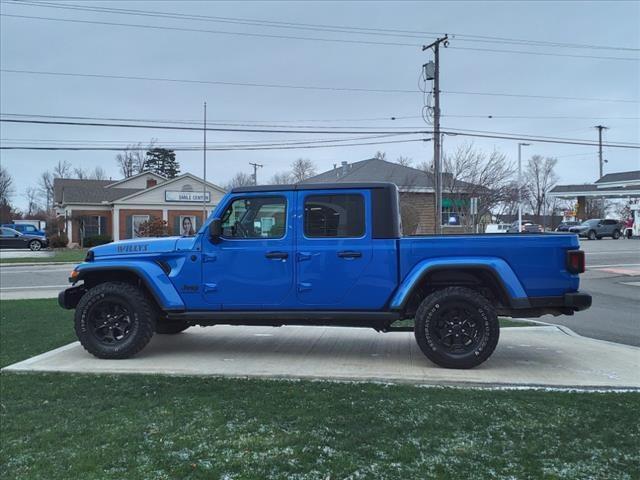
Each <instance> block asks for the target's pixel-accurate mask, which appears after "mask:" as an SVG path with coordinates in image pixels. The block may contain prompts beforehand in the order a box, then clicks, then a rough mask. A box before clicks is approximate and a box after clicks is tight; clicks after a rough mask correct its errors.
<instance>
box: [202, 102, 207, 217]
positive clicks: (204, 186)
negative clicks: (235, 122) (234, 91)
mask: <svg viewBox="0 0 640 480" xmlns="http://www.w3.org/2000/svg"><path fill="white" fill-rule="evenodd" d="M202 133H203V142H202V145H203V148H202V173H203V175H202V223H204V222H206V221H207V102H204V123H203V129H202Z"/></svg>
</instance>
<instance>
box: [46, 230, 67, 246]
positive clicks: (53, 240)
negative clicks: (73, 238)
mask: <svg viewBox="0 0 640 480" xmlns="http://www.w3.org/2000/svg"><path fill="white" fill-rule="evenodd" d="M68 243H69V238H68V237H67V234H66V233H56V234H55V235H51V236H50V237H49V246H50V247H51V248H65V247H66V246H67V244H68Z"/></svg>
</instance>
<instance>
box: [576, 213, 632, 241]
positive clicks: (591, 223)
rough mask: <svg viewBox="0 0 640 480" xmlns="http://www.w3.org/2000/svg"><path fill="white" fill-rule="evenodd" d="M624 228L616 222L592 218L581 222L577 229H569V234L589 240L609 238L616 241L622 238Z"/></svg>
mask: <svg viewBox="0 0 640 480" xmlns="http://www.w3.org/2000/svg"><path fill="white" fill-rule="evenodd" d="M623 230H624V226H623V225H622V223H620V222H619V221H618V220H613V219H602V218H592V219H590V220H586V221H584V222H582V223H581V224H580V225H578V226H577V227H571V228H570V229H569V232H571V233H577V234H578V236H580V237H585V238H588V239H589V240H595V239H596V238H597V239H598V240H600V239H601V238H603V237H611V238H613V239H614V240H617V239H618V238H620V237H621V236H622V232H623Z"/></svg>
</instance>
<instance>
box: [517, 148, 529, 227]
mask: <svg viewBox="0 0 640 480" xmlns="http://www.w3.org/2000/svg"><path fill="white" fill-rule="evenodd" d="M529 145H530V144H529V143H519V144H518V232H521V231H522V147H528V146H529Z"/></svg>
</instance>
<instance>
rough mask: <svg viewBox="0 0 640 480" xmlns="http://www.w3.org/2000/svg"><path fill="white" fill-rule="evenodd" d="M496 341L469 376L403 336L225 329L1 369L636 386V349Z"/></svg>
mask: <svg viewBox="0 0 640 480" xmlns="http://www.w3.org/2000/svg"><path fill="white" fill-rule="evenodd" d="M262 334H267V335H268V336H265V335H262ZM500 337H501V338H500V343H499V345H498V348H497V349H496V351H495V353H494V354H493V356H492V357H491V358H490V359H489V360H488V361H487V362H485V363H483V364H482V365H480V366H479V367H476V368H474V369H471V370H450V369H446V368H440V367H437V366H435V365H433V364H432V363H431V362H429V361H428V360H427V359H426V358H425V357H424V356H423V355H422V352H421V351H420V350H419V348H418V346H417V344H416V342H415V341H414V340H413V335H412V334H411V333H410V332H393V333H385V334H382V333H376V332H374V331H373V330H369V329H361V328H360V329H359V328H331V327H305V328H289V327H280V328H273V327H238V326H228V325H219V326H216V327H207V328H197V327H193V328H191V329H189V330H187V331H186V332H185V333H182V334H179V335H157V336H155V337H154V338H153V339H152V341H151V343H150V344H149V345H148V346H147V347H146V348H145V349H144V350H143V351H142V352H140V354H138V355H137V356H136V357H134V358H132V359H127V360H100V359H97V358H95V357H93V356H91V355H90V354H88V353H87V352H86V351H84V349H83V348H82V347H81V346H80V345H79V344H78V343H77V342H76V343H73V344H71V345H67V346H65V347H62V348H59V349H56V350H54V351H52V352H47V353H45V354H43V355H40V356H38V357H35V358H31V359H29V360H25V361H23V362H19V363H16V364H14V365H10V366H8V367H6V368H4V369H3V370H6V371H13V372H67V373H70V372H75V373H92V374H96V373H99V374H114V373H115V374H125V373H130V374H154V375H158V374H160V375H198V376H226V377H245V378H246V377H262V378H306V379H324V380H333V381H354V380H355V381H374V382H394V383H417V384H429V385H460V386H466V387H473V386H483V387H496V386H497V387H499V388H504V387H511V386H517V387H526V388H533V387H543V388H547V387H552V388H558V387H560V388H575V389H603V388H605V389H636V390H637V389H640V370H639V369H638V368H637V365H638V360H639V359H640V348H637V347H630V346H627V345H620V344H613V343H608V342H601V341H599V340H593V339H589V338H585V337H580V336H574V335H571V334H569V333H565V332H563V331H562V330H560V329H559V328H557V327H555V326H541V327H514V328H504V329H502V332H501V335H500ZM520 345H526V347H522V346H520Z"/></svg>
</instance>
